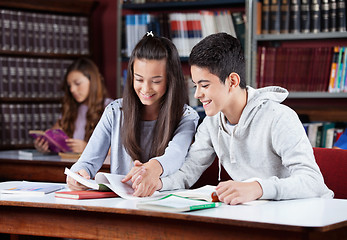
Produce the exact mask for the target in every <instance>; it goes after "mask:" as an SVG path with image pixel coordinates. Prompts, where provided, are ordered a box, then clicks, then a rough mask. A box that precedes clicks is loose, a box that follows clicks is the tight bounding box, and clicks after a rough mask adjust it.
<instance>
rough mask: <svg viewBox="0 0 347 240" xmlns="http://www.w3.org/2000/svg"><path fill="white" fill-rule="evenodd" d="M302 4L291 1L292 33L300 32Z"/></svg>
mask: <svg viewBox="0 0 347 240" xmlns="http://www.w3.org/2000/svg"><path fill="white" fill-rule="evenodd" d="M300 29H301V28H300V2H299V0H290V32H291V33H299V32H300Z"/></svg>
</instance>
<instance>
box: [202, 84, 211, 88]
mask: <svg viewBox="0 0 347 240" xmlns="http://www.w3.org/2000/svg"><path fill="white" fill-rule="evenodd" d="M208 86H210V85H209V84H206V85H201V87H203V88H207V87H208Z"/></svg>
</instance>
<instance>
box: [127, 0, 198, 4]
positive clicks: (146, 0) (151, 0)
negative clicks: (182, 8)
mask: <svg viewBox="0 0 347 240" xmlns="http://www.w3.org/2000/svg"><path fill="white" fill-rule="evenodd" d="M197 1H200V0H175V1H174V2H197ZM161 2H173V1H172V0H123V3H131V4H141V3H161Z"/></svg>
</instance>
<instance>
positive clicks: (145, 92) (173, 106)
mask: <svg viewBox="0 0 347 240" xmlns="http://www.w3.org/2000/svg"><path fill="white" fill-rule="evenodd" d="M187 101H188V90H187V85H186V83H185V80H184V76H183V72H182V68H181V62H180V58H179V55H178V52H177V49H176V47H175V46H174V44H173V43H172V42H171V41H170V40H169V39H167V38H164V37H156V36H154V35H153V34H152V33H147V35H145V36H144V37H143V38H142V39H141V40H140V41H139V42H138V44H137V45H136V46H135V48H134V50H133V52H132V54H131V57H130V60H129V64H128V74H127V82H126V86H125V90H124V93H123V99H117V100H115V101H114V102H112V103H111V104H110V105H108V106H107V108H106V109H105V112H104V114H103V116H102V117H101V119H100V122H99V123H98V125H97V126H96V128H95V131H94V132H93V134H92V137H91V138H90V140H89V142H88V145H87V147H86V149H85V151H84V152H83V153H82V155H81V157H80V158H79V160H78V161H77V162H76V163H75V164H74V165H73V166H72V168H71V170H72V171H74V172H77V173H78V174H80V175H81V176H83V177H85V178H87V179H89V178H94V176H95V174H96V173H97V171H98V170H99V169H100V168H101V166H102V164H103V162H104V159H105V156H106V155H107V152H108V149H109V148H110V150H111V159H110V161H111V169H110V170H111V173H114V174H121V175H126V174H128V173H130V171H134V170H139V168H138V167H136V166H137V164H136V163H142V164H141V168H140V170H141V171H143V174H142V175H141V179H140V180H141V184H139V185H138V188H137V189H136V191H135V193H134V195H135V196H150V195H152V194H153V193H154V191H155V187H156V186H155V185H154V183H156V182H157V180H158V179H159V177H161V176H168V175H170V174H172V173H174V172H175V171H177V170H178V169H179V168H180V166H181V165H182V164H183V162H184V160H185V156H186V154H187V152H188V149H189V146H190V144H191V142H192V139H193V136H194V134H195V130H196V127H197V124H198V120H199V116H198V114H197V113H196V111H195V110H193V109H192V108H191V107H189V106H188V105H187V104H186V103H187ZM134 166H135V167H134ZM67 183H68V186H69V188H70V189H71V190H82V189H85V187H84V186H82V185H81V184H79V183H77V182H76V181H75V180H73V179H72V178H70V177H67Z"/></svg>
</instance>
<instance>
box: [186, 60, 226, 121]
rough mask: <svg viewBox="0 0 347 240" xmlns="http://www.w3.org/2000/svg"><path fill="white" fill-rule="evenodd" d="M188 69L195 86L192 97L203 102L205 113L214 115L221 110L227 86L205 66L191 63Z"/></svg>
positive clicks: (224, 103)
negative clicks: (201, 66)
mask: <svg viewBox="0 0 347 240" xmlns="http://www.w3.org/2000/svg"><path fill="white" fill-rule="evenodd" d="M190 71H191V74H192V81H193V83H194V84H195V87H196V90H195V94H194V97H195V98H197V99H199V100H200V102H201V103H202V104H203V107H204V110H205V112H206V115H207V116H214V115H216V114H217V113H218V112H220V111H222V112H223V110H224V108H225V107H226V99H227V95H228V91H229V88H228V87H227V86H226V85H225V84H223V83H222V82H221V81H220V80H219V77H218V76H216V75H214V74H212V73H211V72H210V71H209V70H208V69H206V68H200V67H197V66H195V65H193V66H191V68H190Z"/></svg>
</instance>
